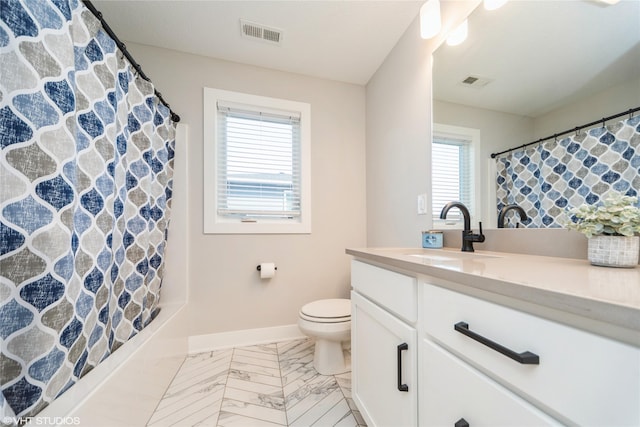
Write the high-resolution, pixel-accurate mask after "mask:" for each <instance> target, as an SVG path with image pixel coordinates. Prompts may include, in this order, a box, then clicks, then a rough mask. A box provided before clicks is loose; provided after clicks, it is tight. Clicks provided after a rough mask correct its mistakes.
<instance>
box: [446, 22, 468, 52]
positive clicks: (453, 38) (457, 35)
mask: <svg viewBox="0 0 640 427" xmlns="http://www.w3.org/2000/svg"><path fill="white" fill-rule="evenodd" d="M468 34H469V22H468V21H467V20H466V19H465V20H464V22H463V23H462V24H460V25H458V27H457V28H456V29H455V30H453V31H452V32H450V33H449V37H447V44H448V45H449V46H458V45H459V44H460V43H462V42H463V41H465V40H466V39H467V35H468Z"/></svg>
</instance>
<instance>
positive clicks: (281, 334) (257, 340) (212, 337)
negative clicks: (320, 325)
mask: <svg viewBox="0 0 640 427" xmlns="http://www.w3.org/2000/svg"><path fill="white" fill-rule="evenodd" d="M301 338H306V335H304V334H303V333H302V332H301V331H300V329H299V328H298V325H296V324H293V325H282V326H273V327H270V328H258V329H243V330H240V331H229V332H220V333H217V334H206V335H194V336H191V337H189V340H188V342H189V344H188V352H189V354H196V353H204V352H206V351H213V350H221V349H225V348H232V347H244V346H248V345H257V344H268V343H273V342H279V341H288V340H294V339H301Z"/></svg>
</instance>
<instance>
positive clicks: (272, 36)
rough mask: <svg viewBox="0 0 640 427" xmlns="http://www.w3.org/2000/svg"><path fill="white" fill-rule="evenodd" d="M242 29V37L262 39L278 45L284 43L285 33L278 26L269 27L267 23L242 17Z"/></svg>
mask: <svg viewBox="0 0 640 427" xmlns="http://www.w3.org/2000/svg"><path fill="white" fill-rule="evenodd" d="M240 29H241V31H242V37H245V38H248V39H252V40H262V41H265V42H267V43H271V44H277V45H279V44H280V43H282V35H283V33H282V30H280V29H278V28H273V27H267V26H266V25H262V24H258V23H256V22H251V21H246V20H244V19H241V20H240Z"/></svg>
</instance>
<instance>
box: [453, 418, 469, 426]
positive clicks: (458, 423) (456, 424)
mask: <svg viewBox="0 0 640 427" xmlns="http://www.w3.org/2000/svg"><path fill="white" fill-rule="evenodd" d="M453 427H469V423H468V422H467V420H465V419H464V418H460V419H459V420H458V421H456V423H455V424H454V425H453Z"/></svg>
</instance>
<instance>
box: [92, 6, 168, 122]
mask: <svg viewBox="0 0 640 427" xmlns="http://www.w3.org/2000/svg"><path fill="white" fill-rule="evenodd" d="M82 3H84V5H85V6H87V8H88V9H89V10H90V11H91V13H93V14H94V15H95V17H96V18H98V19H99V20H100V23H101V24H102V28H104V30H105V31H106V32H107V34H109V36H110V37H111V38H112V39H113V41H115V42H116V45H117V46H118V47H119V48H120V50H121V51H122V53H123V54H124V56H125V57H126V58H127V59H128V60H129V62H130V63H131V65H133V68H135V69H136V71H137V72H138V74H139V75H140V77H142V78H143V79H145V80H146V81H148V82H150V81H151V79H150V78H149V77H147V75H146V74H145V73H144V72H143V71H142V67H141V66H140V64H138V63H137V62H136V60H135V59H133V56H131V54H130V53H129V51H128V50H127V47H126V46H125V44H124V43H122V42H121V41H120V39H119V38H118V36H116V35H115V33H114V32H113V30H112V29H111V27H110V26H109V24H107V21H105V20H104V18H103V17H102V12H100V11H98V9H96V7H95V6H94V5H93V4H92V3H91V1H89V0H82ZM153 92H154V93H155V95H156V96H157V97H158V99H159V100H160V102H162V103H163V104H164V105H165V106H166V107H167V108H168V109H169V112H170V113H171V120H173V121H174V122H176V123H178V122H179V121H180V116H179V115H177V114H176V113H174V112H173V111H172V110H171V107H170V106H169V104H168V103H167V101H165V100H164V98H163V97H162V94H161V93H160V92H158V91H157V90H155V89H153Z"/></svg>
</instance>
